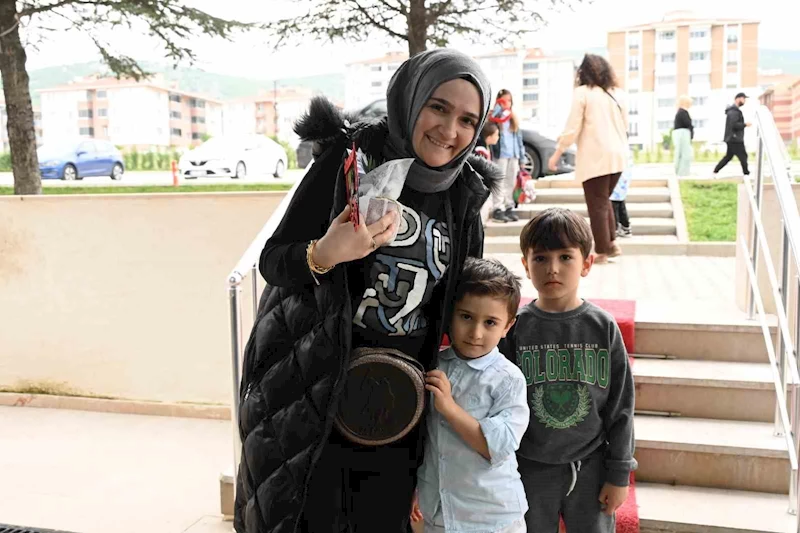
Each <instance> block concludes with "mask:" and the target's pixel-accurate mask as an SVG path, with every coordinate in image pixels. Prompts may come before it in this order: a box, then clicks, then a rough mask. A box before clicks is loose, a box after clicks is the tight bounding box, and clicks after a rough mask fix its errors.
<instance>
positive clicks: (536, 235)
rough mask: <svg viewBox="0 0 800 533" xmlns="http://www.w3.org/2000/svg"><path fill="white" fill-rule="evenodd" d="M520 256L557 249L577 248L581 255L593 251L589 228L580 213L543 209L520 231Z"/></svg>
mask: <svg viewBox="0 0 800 533" xmlns="http://www.w3.org/2000/svg"><path fill="white" fill-rule="evenodd" d="M519 247H520V249H521V250H522V255H524V256H526V257H527V255H528V251H529V250H534V251H539V250H560V249H562V248H573V247H577V248H580V249H581V254H582V255H583V258H584V259H586V258H587V257H589V254H590V253H591V251H592V229H591V228H590V227H589V224H588V223H587V222H586V220H584V218H583V217H582V216H580V215H579V214H577V213H575V212H574V211H570V210H569V209H564V208H562V207H550V208H548V209H545V210H544V211H542V212H541V213H539V214H538V215H536V216H535V217H533V219H532V220H531V221H530V222H528V223H527V224H525V227H524V228H522V233H520V234H519Z"/></svg>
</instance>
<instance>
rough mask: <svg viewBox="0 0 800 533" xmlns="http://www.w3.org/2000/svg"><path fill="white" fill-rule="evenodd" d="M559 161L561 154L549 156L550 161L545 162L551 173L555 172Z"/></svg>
mask: <svg viewBox="0 0 800 533" xmlns="http://www.w3.org/2000/svg"><path fill="white" fill-rule="evenodd" d="M559 159H561V154H559V153H558V152H556V153H554V154H553V155H551V156H550V160H549V161H548V162H547V168H549V169H550V170H552V171H553V172H555V171H557V170H558V160H559Z"/></svg>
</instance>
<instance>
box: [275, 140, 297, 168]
mask: <svg viewBox="0 0 800 533" xmlns="http://www.w3.org/2000/svg"><path fill="white" fill-rule="evenodd" d="M270 139H272V140H273V141H275V142H276V143H278V144H280V145H281V146H282V147H283V149H284V151H286V168H297V152H295V150H294V148H292V145H291V144H289V143H288V142H286V141H282V140H280V139H278V137H277V136H276V135H273V136H272V137H270Z"/></svg>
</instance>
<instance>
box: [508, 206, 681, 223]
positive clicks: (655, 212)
mask: <svg viewBox="0 0 800 533" xmlns="http://www.w3.org/2000/svg"><path fill="white" fill-rule="evenodd" d="M626 206H627V208H628V216H630V217H631V218H672V204H670V203H669V202H658V203H634V204H626ZM549 207H563V208H564V209H571V210H573V211H575V212H576V213H578V214H579V215H582V216H584V217H588V216H589V211H588V209H587V208H586V204H585V203H574V204H522V205H520V206H519V207H518V208H517V209H515V210H514V212H515V213H516V214H517V216H518V217H520V218H522V219H529V218H533V217H534V216H536V215H537V214H539V213H541V212H542V211H544V210H545V209H547V208H549Z"/></svg>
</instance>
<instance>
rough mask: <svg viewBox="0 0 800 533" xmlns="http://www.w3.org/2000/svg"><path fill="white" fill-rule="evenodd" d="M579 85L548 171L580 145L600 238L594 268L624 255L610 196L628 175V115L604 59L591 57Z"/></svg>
mask: <svg viewBox="0 0 800 533" xmlns="http://www.w3.org/2000/svg"><path fill="white" fill-rule="evenodd" d="M576 84H577V87H575V91H574V93H573V96H572V109H571V110H570V114H569V118H568V119H567V125H566V127H565V128H564V132H563V133H562V134H561V136H560V137H559V138H558V145H557V147H556V151H555V153H553V155H552V157H551V158H550V161H548V166H549V167H550V169H551V170H555V169H556V168H557V166H558V161H559V159H561V155H562V154H563V153H564V151H565V150H566V149H567V148H569V147H570V146H571V145H572V144H573V143H577V145H578V154H577V160H576V162H575V178H576V179H577V180H578V181H580V182H581V183H582V184H583V194H584V197H585V198H586V206H587V208H588V211H589V220H590V222H591V226H592V235H593V236H594V250H595V258H594V262H595V263H607V262H608V258H609V257H616V256H618V255H620V254H621V253H622V250H620V248H619V245H617V243H616V242H614V240H615V239H616V236H617V223H616V221H615V219H614V210H613V209H612V207H611V201H610V200H609V196H611V192H612V191H613V190H614V187H615V186H616V184H617V181H619V177H620V174H621V173H622V171H623V170H624V169H625V160H626V154H627V151H628V135H627V132H628V120H627V111H626V110H625V107H624V103H623V101H622V99H621V98H620V97H619V96H620V95H619V94H618V93H617V90H616V87H617V81H616V77H615V76H614V71H613V70H612V68H611V65H609V64H608V61H606V60H605V59H604V58H602V57H600V56H597V55H594V54H586V56H584V58H583V62H582V63H581V66H580V67H578V75H577V79H576Z"/></svg>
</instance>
